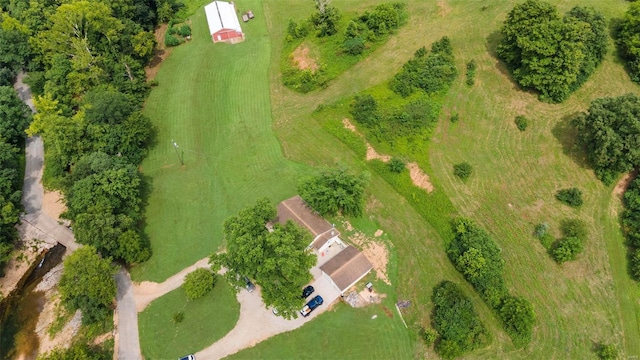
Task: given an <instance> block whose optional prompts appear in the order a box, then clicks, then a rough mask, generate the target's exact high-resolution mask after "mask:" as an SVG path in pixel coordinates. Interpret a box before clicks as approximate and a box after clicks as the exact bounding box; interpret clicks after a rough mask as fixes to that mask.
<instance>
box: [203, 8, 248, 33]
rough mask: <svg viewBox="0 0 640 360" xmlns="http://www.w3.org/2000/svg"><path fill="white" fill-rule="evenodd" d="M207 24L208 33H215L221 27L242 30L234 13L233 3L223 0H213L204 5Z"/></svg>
mask: <svg viewBox="0 0 640 360" xmlns="http://www.w3.org/2000/svg"><path fill="white" fill-rule="evenodd" d="M204 12H205V14H206V15H207V23H208V24H209V33H210V34H215V33H217V32H218V31H220V30H222V29H231V30H235V31H238V32H242V28H240V21H238V16H237V15H236V9H235V7H234V6H233V4H231V3H228V2H224V1H214V2H212V3H210V4H209V5H207V6H205V7H204Z"/></svg>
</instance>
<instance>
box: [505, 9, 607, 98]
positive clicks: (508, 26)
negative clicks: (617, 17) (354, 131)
mask: <svg viewBox="0 0 640 360" xmlns="http://www.w3.org/2000/svg"><path fill="white" fill-rule="evenodd" d="M501 33H502V36H503V39H502V41H500V43H499V45H498V48H497V50H496V52H497V54H498V56H499V57H500V58H501V59H502V60H503V61H504V62H505V63H506V64H507V66H508V67H509V69H510V70H511V74H512V76H513V79H514V80H515V81H516V82H517V83H518V84H520V86H522V87H523V88H526V89H533V90H535V91H537V92H538V93H539V94H540V100H542V101H548V102H554V103H559V102H562V101H564V100H566V99H567V98H568V97H569V95H571V93H572V92H574V91H575V90H576V89H578V88H579V87H580V86H581V85H582V84H583V83H584V82H585V81H586V80H587V79H588V78H589V76H590V75H591V74H592V73H593V72H594V70H595V69H596V67H597V66H598V65H599V64H600V63H601V62H602V60H603V59H604V56H605V54H606V52H607V43H608V34H607V22H606V20H605V18H604V16H603V15H602V14H600V13H599V12H598V11H596V10H595V9H593V8H590V7H581V6H577V7H574V8H573V9H571V10H570V11H569V12H567V13H566V14H565V15H564V16H560V14H559V13H558V11H557V9H556V7H555V6H553V5H551V4H549V3H547V2H544V1H539V0H527V1H526V2H524V3H522V4H518V5H516V6H515V7H514V8H513V10H511V12H510V13H509V15H508V16H507V20H505V22H504V25H503V27H502V30H501Z"/></svg>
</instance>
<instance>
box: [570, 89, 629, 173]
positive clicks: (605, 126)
mask: <svg viewBox="0 0 640 360" xmlns="http://www.w3.org/2000/svg"><path fill="white" fill-rule="evenodd" d="M575 124H576V127H577V128H578V131H579V136H580V140H581V142H582V143H583V144H584V145H585V146H586V148H587V155H588V157H589V161H590V162H591V164H592V166H593V168H594V170H595V172H596V175H597V176H598V177H599V178H600V179H601V180H602V181H604V182H605V183H611V182H612V181H613V180H614V179H615V178H616V176H617V175H618V174H620V173H624V172H628V171H630V170H631V169H633V168H634V167H636V166H638V165H640V98H639V97H637V96H636V95H633V94H627V95H623V96H619V97H612V98H600V99H596V100H594V101H593V102H592V103H591V105H590V106H589V109H588V110H587V112H586V113H582V114H580V115H578V117H577V118H576V119H575Z"/></svg>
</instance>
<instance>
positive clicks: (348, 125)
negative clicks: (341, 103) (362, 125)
mask: <svg viewBox="0 0 640 360" xmlns="http://www.w3.org/2000/svg"><path fill="white" fill-rule="evenodd" d="M342 125H344V128H345V129H347V130H351V131H353V132H354V133H356V134H358V135H360V133H359V132H358V129H356V126H355V125H353V123H352V122H351V121H349V119H347V118H344V119H342ZM360 136H362V135H360Z"/></svg>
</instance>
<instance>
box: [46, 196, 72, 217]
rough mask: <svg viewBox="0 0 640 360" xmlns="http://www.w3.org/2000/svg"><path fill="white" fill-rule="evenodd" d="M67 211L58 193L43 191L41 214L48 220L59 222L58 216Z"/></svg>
mask: <svg viewBox="0 0 640 360" xmlns="http://www.w3.org/2000/svg"><path fill="white" fill-rule="evenodd" d="M65 211H67V206H66V205H65V203H64V200H63V197H62V194H60V192H59V191H47V190H45V191H44V196H43V197H42V212H44V213H45V215H47V216H49V217H50V218H52V219H54V220H56V221H60V214H62V213H63V212H65Z"/></svg>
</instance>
